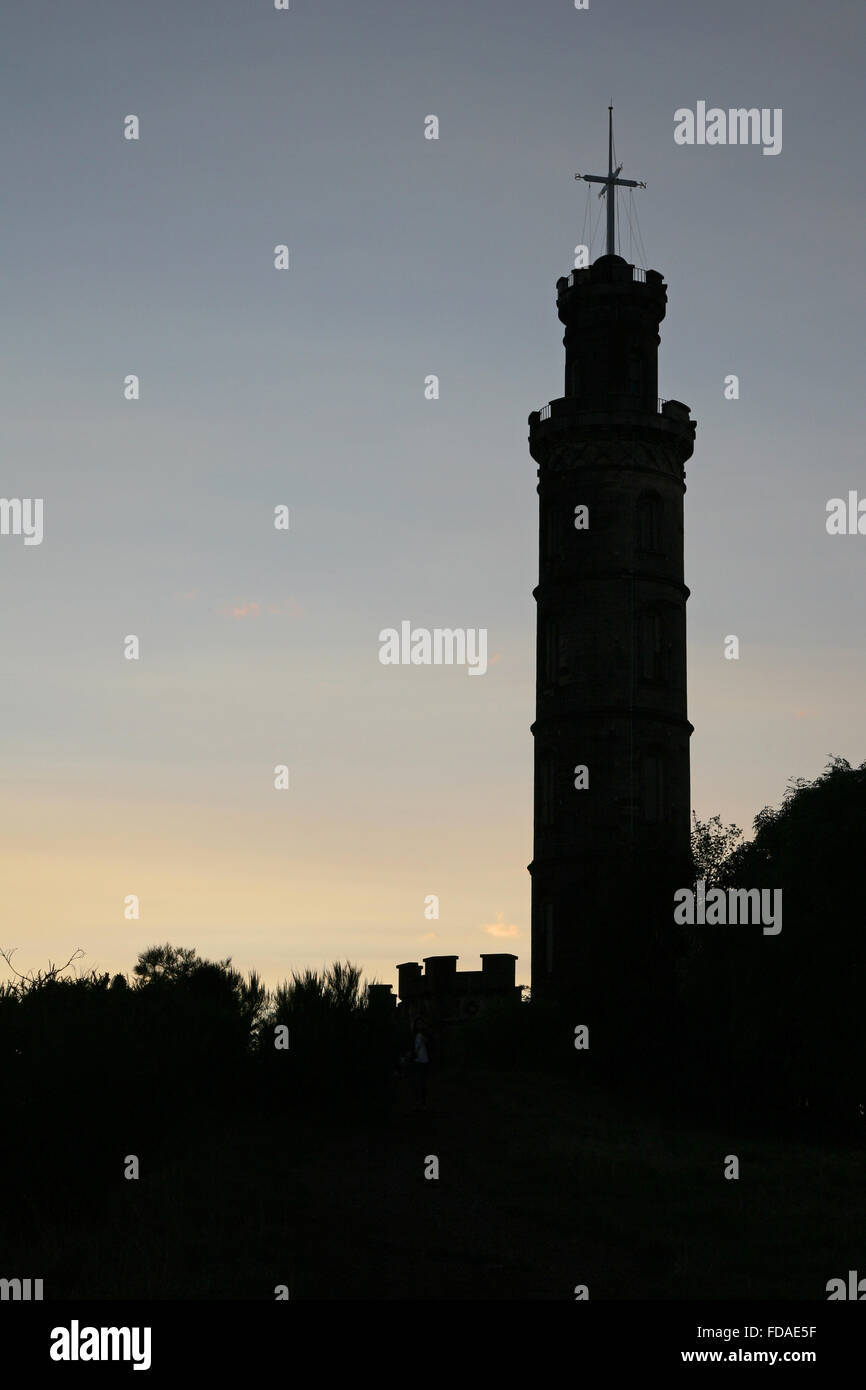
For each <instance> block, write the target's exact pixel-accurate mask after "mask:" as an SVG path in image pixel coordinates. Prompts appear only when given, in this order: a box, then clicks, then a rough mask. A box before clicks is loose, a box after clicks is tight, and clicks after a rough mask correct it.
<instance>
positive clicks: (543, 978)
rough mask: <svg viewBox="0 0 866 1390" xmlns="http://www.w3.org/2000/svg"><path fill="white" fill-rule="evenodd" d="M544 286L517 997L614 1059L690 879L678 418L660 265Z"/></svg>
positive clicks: (681, 427) (646, 999) (683, 434)
mask: <svg viewBox="0 0 866 1390" xmlns="http://www.w3.org/2000/svg"><path fill="white" fill-rule="evenodd" d="M617 172H618V171H617ZM595 181H597V182H603V183H604V184H606V189H605V190H604V192H605V193H606V196H607V197H608V199H610V198H611V197H613V196H614V194H613V187H614V171H613V156H612V140H611V159H610V170H609V176H608V179H600V178H599V179H597V180H595ZM612 222H613V219H612V216H611V215H610V213H609V220H608V243H609V247H610V246H611V244H612V240H613V233H612ZM556 290H557V299H556V306H557V312H558V314H559V318H560V320H561V322H562V323H563V324H564V326H565V335H564V338H563V342H564V345H565V392H564V395H563V396H562V397H561V398H560V399H559V400H554V401H551V402H550V404H549V405H546V406H544V407H543V409H542V410H540V411H534V412H533V413H532V414H531V415H530V416H529V450H530V453H531V455H532V457H533V459H534V460H535V462H536V463H537V464H538V495H539V521H540V547H539V583H538V587H537V589H535V590H534V595H535V598H536V600H537V603H538V635H537V676H536V719H535V723H534V724H533V726H532V732H533V735H534V739H535V816H534V853H533V861H532V864H531V865H530V866H529V870H530V873H531V875H532V991H533V996H534V997H544V996H548V997H550V996H556V997H559V998H560V999H567V1001H568V1005H569V1011H570V1012H573V1013H574V1020H573V1021H574V1023H575V1024H578V1023H585V1024H587V1025H589V1027H590V1048H591V1050H593V1051H597V1050H598V1049H599V1048H600V1049H601V1051H602V1052H603V1053H604V1052H605V1051H608V1052H609V1053H610V1054H611V1055H612V1054H614V1053H620V1052H621V1050H622V1049H623V1048H631V1047H633V1046H634V1045H635V1039H636V1038H637V1039H638V1045H639V1038H640V1035H641V1033H642V1031H643V1030H644V1029H646V1028H647V1027H650V1028H652V1027H653V1020H654V1019H657V1018H658V1017H659V1016H660V1014H661V1015H663V1014H664V1012H665V1009H666V1008H667V1004H668V1001H669V999H670V997H671V988H672V980H673V969H672V955H671V945H672V940H673V892H674V889H675V888H677V887H683V886H686V885H687V884H688V883H689V881H690V876H689V830H690V825H689V813H690V789H689V737H690V735H691V732H692V726H691V724H690V723H689V721H688V718H687V714H686V599H687V598H688V592H689V591H688V589H687V588H686V587H685V584H684V582H683V496H684V493H685V468H684V465H685V463H686V461H687V459H689V458H690V457H691V454H692V450H693V447H694V435H695V422H694V421H693V420H691V419H690V418H689V410H688V407H687V406H685V405H682V404H681V403H680V402H678V401H665V402H663V401H660V400H658V360H657V358H658V345H659V341H660V339H659V333H658V329H659V324H660V323H661V320H662V319H663V318H664V316H665V306H666V302H667V293H666V286H665V284H664V281H663V280H662V277H661V275H660V274H658V272H656V271H654V270H647V271H645V272H644V271H643V270H640V269H637V268H636V267H634V266H632V265H629V264H627V263H626V261H624V260H623V259H622V258H621V257H620V256H616V255H613V254H607V255H604V256H601V257H600V258H599V259H598V260H596V261H595V262H594V263H593V264H592V265H591V266H590V267H589V268H587V269H585V270H575V271H573V272H572V273H571V274H570V275H568V276H567V277H564V278H562V279H560V280H558V281H557V285H556ZM582 768H583V769H586V772H585V773H583V772H581V771H579V769H582ZM584 783H585V784H586V785H583V784H584ZM576 784H577V785H576Z"/></svg>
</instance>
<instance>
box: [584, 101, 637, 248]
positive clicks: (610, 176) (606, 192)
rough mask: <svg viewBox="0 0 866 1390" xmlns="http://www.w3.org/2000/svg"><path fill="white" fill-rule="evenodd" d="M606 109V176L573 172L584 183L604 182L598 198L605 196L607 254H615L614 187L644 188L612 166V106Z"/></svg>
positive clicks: (619, 168) (620, 168)
mask: <svg viewBox="0 0 866 1390" xmlns="http://www.w3.org/2000/svg"><path fill="white" fill-rule="evenodd" d="M607 110H608V137H607V177H606V178H605V177H604V175H602V174H575V176H574V177H575V178H576V179H583V181H584V183H601V184H604V187H603V188H602V190H601V192H600V193H599V195H598V196H599V198H603V197H605V196H606V197H607V254H608V255H609V256H615V255H616V246H615V241H616V191H615V190H616V189H617V188H646V184H645V183H640V182H639V181H638V180H637V179H621V178H619V174H620V173H621V172H622V165H621V164H620V165H619V167H618V168H617V169H614V167H613V107H612V106H609V107H608V108H607Z"/></svg>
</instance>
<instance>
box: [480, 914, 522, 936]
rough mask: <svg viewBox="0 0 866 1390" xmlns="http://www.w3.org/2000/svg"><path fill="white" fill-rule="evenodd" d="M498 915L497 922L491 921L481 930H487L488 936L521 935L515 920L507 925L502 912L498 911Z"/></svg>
mask: <svg viewBox="0 0 866 1390" xmlns="http://www.w3.org/2000/svg"><path fill="white" fill-rule="evenodd" d="M496 917H497V920H496V921H495V922H489V923H488V924H487V926H484V927H482V928H481V930H482V931H483V932H486V933H487V935H488V936H519V935H520V928H519V927H518V926H516V925H515V923H514V922H512V923H510V924H509V925H506V923H505V922H504V921H503V920H502V913H501V912H497V914H496Z"/></svg>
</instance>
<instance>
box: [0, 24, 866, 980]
mask: <svg viewBox="0 0 866 1390" xmlns="http://www.w3.org/2000/svg"><path fill="white" fill-rule="evenodd" d="M863 25H864V21H863V11H862V5H861V4H860V0H856V3H855V2H854V0H852V3H841V0H835V3H832V4H817V3H805V2H804V0H762V3H761V4H759V5H755V4H754V3H753V2H752V0H729V3H727V4H725V5H724V6H720V5H718V4H710V3H708V2H707V0H698V2H697V3H696V0H659V3H657V4H652V5H650V4H646V3H644V2H643V0H642V2H641V3H638V0H623V2H622V3H614V2H613V0H591V3H590V7H589V9H588V10H585V11H577V10H575V8H574V6H573V3H572V0H556V3H554V2H553V0H526V3H523V4H519V3H517V2H516V0H495V2H494V0H475V2H474V3H472V4H467V3H466V0H437V3H420V0H401V3H399V4H398V3H397V0H372V2H371V3H365V4H363V5H359V4H357V3H349V0H341V2H340V3H327V0H309V3H305V0H291V8H290V10H289V11H288V12H277V11H275V10H274V7H273V3H272V0H235V2H234V3H229V0H207V3H205V0H183V3H180V0H171V3H169V0H144V2H142V0H135V3H133V2H132V0H110V3H109V0H82V3H78V4H74V5H70V4H63V3H47V4H39V5H29V6H27V5H21V6H15V7H14V8H12V9H9V10H7V13H6V15H5V16H4V19H3V26H2V29H3V50H4V54H5V73H4V80H3V84H2V89H0V104H2V111H3V123H2V124H3V130H4V132H5V140H4V145H5V171H4V178H3V185H4V193H5V197H4V215H3V238H2V242H3V244H2V266H3V282H4V283H3V335H2V342H3V362H2V371H0V392H2V409H0V428H2V445H3V448H2V480H0V495H2V496H4V497H6V498H16V497H18V498H28V497H29V498H36V497H41V498H43V499H44V539H43V542H42V544H41V545H32V546H25V545H24V543H23V539H22V538H21V537H20V536H14V535H6V536H0V574H2V595H3V603H2V609H0V633H2V646H3V653H4V656H5V679H4V681H3V690H2V709H3V720H2V729H3V741H4V747H3V770H4V779H3V780H4V792H3V796H2V798H0V808H2V810H0V814H2V839H0V852H2V884H3V896H4V902H3V916H2V931H0V945H2V946H4V947H6V948H10V947H17V948H18V950H17V954H16V956H15V957H14V960H15V963H16V965H17V967H18V969H20V970H24V969H38V968H41V967H44V966H45V965H46V964H47V961H48V960H49V959H52V960H54V961H58V960H60V959H63V960H65V959H66V958H67V956H68V955H69V954H70V953H71V951H72V949H73V948H74V947H75V946H81V947H82V948H83V949H84V950H85V951H86V953H87V954H86V956H85V958H84V959H83V960H82V961H81V963H80V964H81V966H82V967H83V968H90V967H94V968H97V969H100V970H110V971H115V970H122V971H128V970H130V969H131V967H132V965H133V964H134V962H135V959H136V957H137V955H138V953H139V951H141V950H142V949H143V948H144V947H146V946H147V945H149V944H152V943H154V942H160V941H166V940H169V941H172V942H173V943H174V944H176V945H187V946H195V947H197V949H198V950H199V952H201V953H202V954H205V955H209V956H225V955H231V956H232V957H233V960H234V962H235V964H236V965H237V966H238V967H239V968H241V969H243V970H246V969H249V968H251V967H256V968H257V969H259V970H260V972H261V973H262V974H263V976H264V978H265V980H266V982H268V983H270V984H273V983H275V982H276V981H277V980H279V979H281V978H284V977H285V976H286V975H288V974H289V973H290V972H291V971H292V970H294V969H302V968H304V967H306V966H308V965H309V966H320V965H321V964H322V963H324V962H326V961H330V960H333V959H334V958H336V957H341V958H345V957H349V958H350V959H352V960H354V961H355V962H357V963H358V964H359V965H361V966H363V968H364V970H365V972H366V973H367V974H368V975H375V976H377V977H378V978H380V979H384V980H393V981H396V971H395V968H394V967H395V965H396V963H397V962H399V961H404V960H412V959H414V958H417V959H419V960H420V959H421V958H422V957H423V956H424V955H432V954H442V953H452V954H458V955H459V956H460V967H461V968H462V969H467V968H477V967H478V960H477V957H478V954H479V953H480V952H482V951H490V950H493V951H495V950H510V951H514V952H515V953H516V954H518V956H519V960H518V967H517V978H518V980H519V981H520V982H521V983H528V982H529V900H530V880H529V875H528V873H527V871H526V865H527V864H528V863H529V860H530V859H531V856H532V738H531V735H530V732H529V727H530V724H531V722H532V719H533V717H534V698H535V686H534V657H535V604H534V601H533V599H532V592H531V591H532V588H533V585H534V584H535V582H536V579H537V496H536V492H535V484H536V476H535V465H534V464H533V462H532V460H531V459H530V457H529V453H528V449H527V442H526V440H527V416H528V414H529V412H530V411H531V410H534V409H537V408H538V407H539V406H540V405H541V404H543V403H544V402H546V401H547V400H550V399H552V398H555V397H558V396H560V395H561V394H562V372H563V349H562V342H561V338H562V329H561V325H560V324H559V322H558V320H557V317H556V309H555V282H556V280H557V278H558V277H559V276H561V275H563V274H567V273H568V271H569V270H570V269H571V267H572V265H573V260H574V246H575V244H576V243H578V242H580V241H581V240H582V239H583V238H582V236H581V230H582V227H583V222H584V208H585V203H586V196H587V194H586V186H585V185H584V184H581V183H576V182H575V181H574V177H573V175H574V173H575V171H577V170H580V171H582V172H592V173H602V172H605V170H606V157H607V105H608V102H609V101H613V102H614V105H615V121H616V145H617V154H618V158H619V159H620V160H621V161H622V162H623V163H624V166H625V167H624V170H623V175H624V176H625V177H630V178H636V179H642V180H645V181H646V183H647V185H648V187H647V189H646V190H645V191H639V192H637V193H636V194H635V195H633V196H634V206H635V207H636V208H637V210H638V215H639V218H640V230H641V235H642V239H643V243H644V245H645V247H646V254H647V260H646V261H644V260H643V258H642V256H641V255H640V254H639V252H638V251H637V249H636V248H634V247H631V248H630V246H629V244H628V240H627V236H628V227H627V225H626V224H625V223H624V226H623V233H624V240H623V254H625V255H626V256H627V258H628V259H629V260H632V261H636V262H637V263H638V264H646V265H649V266H650V267H653V268H655V269H657V270H659V271H661V273H662V274H663V275H664V277H665V280H666V282H667V285H668V313H667V318H666V319H665V321H664V323H663V324H662V327H661V334H662V344H661V349H660V371H659V391H660V394H661V395H662V396H666V397H675V398H676V399H679V400H682V401H685V402H687V403H688V405H689V406H690V408H691V411H692V414H693V416H694V417H695V418H696V419H697V422H698V428H697V438H696V447H695V453H694V457H693V458H692V460H691V462H690V463H689V465H688V466H687V485H688V492H687V494H686V501H685V508H686V582H687V583H688V585H689V587H690V589H691V594H692V597H691V599H690V601H689V605H688V638H689V649H688V661H689V717H690V719H691V721H692V723H693V724H694V726H695V733H694V735H693V737H692V806H693V807H694V809H695V810H696V811H697V813H698V815H699V816H701V817H704V818H705V817H708V816H710V815H713V814H714V813H716V812H718V813H719V814H720V815H721V816H722V818H723V819H724V820H725V821H727V820H735V821H737V823H738V824H739V825H741V826H742V827H743V829H744V830H746V831H750V830H751V823H752V818H753V817H754V815H755V813H756V812H757V811H758V810H759V809H760V808H761V807H762V806H764V805H765V804H767V803H771V804H777V803H778V801H779V800H780V798H781V796H782V794H783V792H784V790H785V786H786V784H787V782H788V780H789V778H791V777H794V776H804V777H808V778H812V777H814V776H815V775H816V774H817V773H818V772H819V771H820V770H821V769H822V768H823V767H824V765H825V763H826V761H827V759H828V757H829V756H830V755H831V754H841V755H842V756H844V757H847V758H848V759H849V760H850V761H851V762H852V763H859V762H860V761H862V760H863V759H864V757H866V737H864V721H863V712H862V706H863V690H864V677H866V656H864V646H866V644H864V603H863V576H864V564H866V536H844V537H839V536H829V535H828V534H827V531H826V526H825V521H826V505H827V502H828V500H829V499H830V498H832V497H847V494H848V492H849V491H850V490H852V489H859V490H860V493H861V495H863V496H866V472H864V468H863V463H862V457H863V455H862V438H863V413H864V392H863V388H862V384H861V377H862V368H863V357H864V354H863V341H862V325H863V290H864V265H866V256H864V250H863V242H862V235H861V229H862V225H863V180H862V157H861V154H860V147H861V134H860V132H861V130H862V100H861V91H862V71H863ZM699 101H705V102H706V103H707V105H708V106H719V107H722V108H725V109H727V108H729V107H741V106H746V107H751V106H756V107H759V108H771V109H775V108H782V110H783V113H784V116H783V148H782V151H781V153H780V154H778V155H777V156H775V157H765V156H764V155H763V154H762V152H761V149H760V148H758V147H756V146H722V147H709V146H697V145H695V146H679V145H677V144H675V142H674V112H675V110H676V109H677V108H681V107H689V108H691V109H694V108H695V107H696V104H697V102H699ZM128 114H135V115H137V116H138V117H139V120H140V124H141V134H140V139H139V140H138V141H128V140H125V139H124V138H123V122H124V118H125V117H126V116H127V115H128ZM428 114H435V115H437V116H438V118H439V121H440V138H439V140H438V141H431V140H426V139H425V138H424V121H425V117H426V116H427V115H428ZM591 202H592V206H593V212H594V214H595V215H597V212H598V207H599V205H598V204H597V202H596V195H595V193H593V194H592V196H591ZM627 205H628V204H627V201H626V200H625V199H623V200H622V201H621V204H620V206H621V208H622V209H623V210H625V208H626V207H627ZM279 243H286V244H287V245H288V246H289V248H290V256H291V267H290V269H289V270H288V271H285V272H281V271H277V270H275V269H274V265H273V249H274V246H275V245H277V244H279ZM601 249H602V248H601V246H600V244H599V243H596V246H595V248H594V254H598V253H599V252H600V250H601ZM129 373H136V374H138V375H139V377H140V381H141V399H140V400H138V401H127V400H125V399H124V395H123V382H124V378H125V377H126V376H127V374H129ZM429 373H436V374H438V376H439V377H440V382H441V388H440V389H441V397H440V399H439V400H438V401H427V400H425V398H424V378H425V377H426V376H427V375H428V374H429ZM729 373H736V374H737V375H738V376H739V381H740V399H739V400H738V401H727V400H725V398H724V393H723V388H724V378H725V376H726V375H727V374H729ZM280 503H284V504H286V505H287V506H288V507H289V508H290V510H291V529H290V531H289V532H287V533H286V532H282V531H276V530H275V529H274V526H273V509H274V507H275V506H277V505H278V504H280ZM405 619H409V620H410V621H411V622H412V624H413V626H424V627H429V628H432V627H436V626H443V627H464V628H473V627H474V628H478V627H484V628H486V629H487V631H488V642H489V659H490V666H489V669H488V671H487V673H486V675H484V676H483V677H479V678H468V677H467V672H466V669H465V668H460V667H450V668H449V667H444V668H436V667H414V666H410V667H388V666H383V665H381V664H380V662H379V660H378V656H379V641H378V634H379V631H380V629H383V628H386V627H399V625H400V622H401V621H403V620H405ZM131 633H134V634H136V635H138V637H139V638H140V642H141V659H140V660H139V661H127V660H125V659H124V656H123V641H124V637H125V636H126V635H127V634H131ZM728 634H736V635H738V636H739V638H740V643H741V657H740V660H739V661H727V660H725V658H724V655H723V647H724V639H725V637H726V635H728ZM280 763H285V764H287V765H288V767H289V768H290V776H291V786H290V789H289V791H287V792H278V791H276V790H275V789H274V786H273V776H274V773H273V769H274V766H275V765H276V764H280ZM128 894H136V895H138V896H139V898H140V902H141V917H140V920H138V921H134V920H133V921H127V920H125V918H124V911H123V904H124V899H125V897H126V896H127V895H128ZM428 894H437V895H438V896H439V898H440V903H441V908H440V917H439V920H438V921H428V920H426V919H425V917H424V900H425V897H426V896H427V895H428ZM5 973H6V972H5V967H4V972H3V974H4V975H5Z"/></svg>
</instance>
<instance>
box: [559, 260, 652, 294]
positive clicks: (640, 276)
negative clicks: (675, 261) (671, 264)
mask: <svg viewBox="0 0 866 1390" xmlns="http://www.w3.org/2000/svg"><path fill="white" fill-rule="evenodd" d="M629 270H630V271H631V278H632V280H633V281H637V283H638V284H639V285H645V284H646V277H647V273H646V271H645V270H644V269H643V267H642V266H639V265H632V266H629ZM654 273H655V272H654ZM591 277H592V266H585V267H584V268H583V270H572V271H571V273H570V274H569V275H568V276H567V277H566V283H567V285H568V288H569V289H572V288H573V286H574V285H578V284H580V281H581V280H583V279H586V280H589V279H590V278H591ZM659 278H661V277H659Z"/></svg>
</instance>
